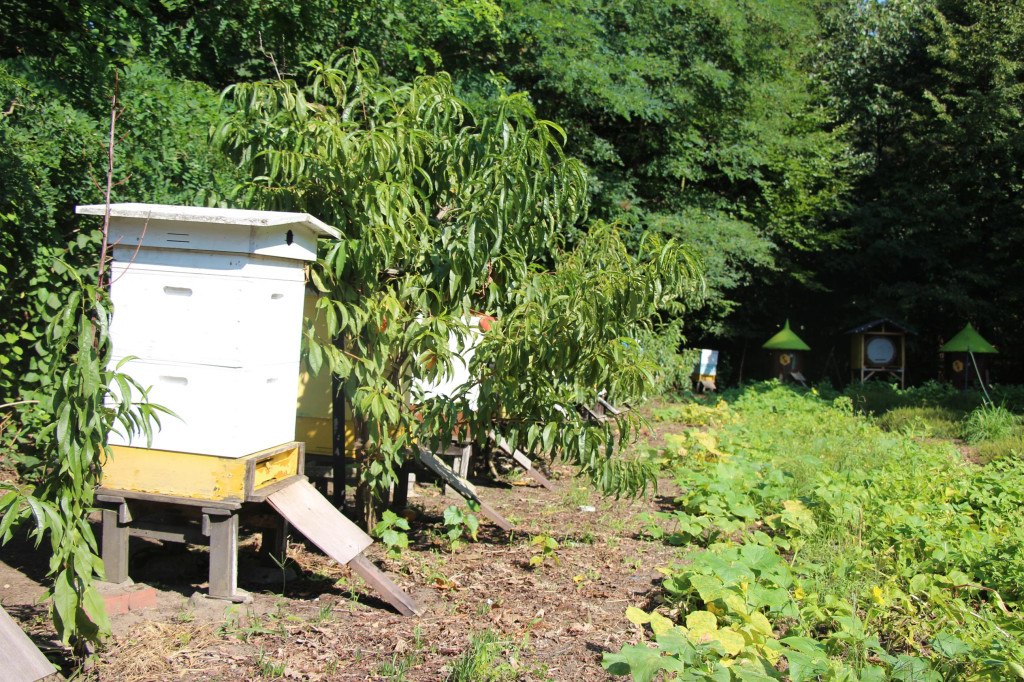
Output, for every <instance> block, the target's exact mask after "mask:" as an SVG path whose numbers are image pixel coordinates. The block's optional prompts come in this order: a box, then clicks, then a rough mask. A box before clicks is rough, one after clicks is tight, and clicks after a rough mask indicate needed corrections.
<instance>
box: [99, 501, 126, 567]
mask: <svg viewBox="0 0 1024 682" xmlns="http://www.w3.org/2000/svg"><path fill="white" fill-rule="evenodd" d="M118 507H120V505H118ZM102 516H103V540H102V545H101V548H100V556H101V557H102V558H103V572H104V574H105V575H106V579H107V582H111V583H123V582H124V581H126V580H128V539H129V529H128V525H127V524H121V523H120V520H119V519H118V516H119V514H118V508H116V507H111V506H104V507H103V509H102Z"/></svg>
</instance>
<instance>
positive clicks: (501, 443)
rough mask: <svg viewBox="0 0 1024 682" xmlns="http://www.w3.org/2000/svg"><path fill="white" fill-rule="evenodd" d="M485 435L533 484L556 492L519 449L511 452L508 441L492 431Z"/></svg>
mask: <svg viewBox="0 0 1024 682" xmlns="http://www.w3.org/2000/svg"><path fill="white" fill-rule="evenodd" d="M487 435H488V436H489V437H490V439H491V440H493V441H494V442H495V443H496V444H497V446H498V449H499V450H501V451H502V452H504V453H505V454H506V455H508V456H509V457H511V458H512V461H513V462H515V463H516V464H518V465H519V466H521V467H522V468H523V470H524V471H525V472H526V475H527V476H529V477H530V478H532V479H533V480H534V481H535V482H537V483H539V484H540V485H542V486H544V487H545V488H547V489H548V490H551V491H557V490H558V486H556V485H555V484H554V483H552V482H551V480H550V479H548V477H547V476H545V475H544V474H542V473H541V472H539V471H537V470H536V469H535V468H534V466H533V462H531V461H530V458H529V457H527V456H526V455H525V454H523V452H522V451H521V450H520V449H519V448H516V449H515V450H514V451H513V450H512V448H511V447H509V444H508V441H507V440H505V439H504V438H502V437H501V436H499V435H498V434H496V433H495V432H494V431H491V432H490V433H488V434H487Z"/></svg>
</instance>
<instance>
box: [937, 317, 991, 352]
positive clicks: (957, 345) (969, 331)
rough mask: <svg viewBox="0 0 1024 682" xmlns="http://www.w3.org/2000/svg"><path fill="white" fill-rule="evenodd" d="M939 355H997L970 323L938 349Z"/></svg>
mask: <svg viewBox="0 0 1024 682" xmlns="http://www.w3.org/2000/svg"><path fill="white" fill-rule="evenodd" d="M939 352H941V353H967V352H971V353H998V352H999V351H997V350H996V349H995V347H994V346H993V345H992V344H991V343H989V342H988V341H986V340H985V339H984V338H983V337H982V336H981V334H979V333H978V332H977V331H976V330H975V329H974V327H973V326H972V325H971V323H970V322H968V323H967V326H966V327H964V328H963V329H961V330H960V331H959V332H957V335H956V336H954V337H953V338H951V339H950V340H949V341H948V342H947V343H946V345H944V346H943V347H942V348H940V349H939Z"/></svg>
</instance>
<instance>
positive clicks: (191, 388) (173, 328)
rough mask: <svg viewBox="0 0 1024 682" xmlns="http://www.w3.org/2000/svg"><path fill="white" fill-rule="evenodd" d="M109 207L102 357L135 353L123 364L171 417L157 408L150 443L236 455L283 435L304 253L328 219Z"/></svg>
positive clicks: (289, 434) (287, 428) (96, 211)
mask: <svg viewBox="0 0 1024 682" xmlns="http://www.w3.org/2000/svg"><path fill="white" fill-rule="evenodd" d="M76 210H77V212H78V213H82V214H86V215H103V213H104V210H105V207H104V206H103V205H92V206H79V207H77V209H76ZM110 216H111V219H110V234H109V239H110V243H111V244H113V245H114V246H113V257H114V261H113V263H112V264H111V275H110V277H111V282H112V284H111V292H110V295H111V300H112V302H113V304H114V317H113V321H112V323H111V328H110V336H111V341H112V343H113V360H112V363H113V364H116V363H117V362H118V361H119V360H121V359H122V358H124V357H126V356H136V358H137V359H135V360H132V361H130V362H129V363H127V364H126V365H125V366H124V367H123V368H122V371H124V372H125V373H127V374H128V375H130V376H131V377H132V378H133V379H135V380H136V381H137V382H138V383H139V384H141V385H142V386H143V387H147V388H150V389H151V390H150V400H151V401H152V402H154V403H157V404H160V405H164V406H166V407H168V408H170V409H171V410H173V411H174V412H176V413H177V414H178V416H180V417H181V420H178V419H174V418H171V417H162V419H161V421H162V428H161V429H160V431H159V432H157V433H155V434H154V436H153V443H152V445H151V446H150V447H151V449H153V450H170V451H177V452H190V453H197V454H204V455H214V456H218V457H244V456H245V455H249V454H252V453H254V452H257V451H260V450H264V449H266V448H271V447H275V446H277V445H280V444H282V443H287V442H289V441H291V440H293V439H294V437H295V403H296V394H297V386H298V374H299V348H300V343H301V323H302V303H303V297H304V287H305V284H304V280H305V277H304V272H303V265H304V264H305V263H306V262H308V261H312V260H314V259H315V258H316V240H317V237H319V236H331V237H338V236H339V235H338V233H337V231H336V230H334V228H332V227H329V226H328V225H325V224H324V223H322V222H321V221H319V220H317V219H316V218H313V217H312V216H310V215H308V214H305V213H284V212H278V211H246V210H237V209H220V208H192V207H186V206H165V205H159V204H113V205H111V207H110ZM110 443H111V444H112V445H129V443H128V442H127V441H125V440H124V439H123V438H122V437H121V436H119V435H118V434H116V433H112V434H111V437H110ZM131 445H134V446H136V447H140V446H141V447H145V443H139V442H135V443H131Z"/></svg>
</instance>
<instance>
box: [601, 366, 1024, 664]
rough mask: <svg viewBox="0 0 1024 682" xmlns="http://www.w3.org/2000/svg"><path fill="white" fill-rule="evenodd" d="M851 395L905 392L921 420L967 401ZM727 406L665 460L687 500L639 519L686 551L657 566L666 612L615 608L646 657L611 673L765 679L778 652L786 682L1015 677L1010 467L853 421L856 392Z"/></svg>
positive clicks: (771, 388) (1019, 646)
mask: <svg viewBox="0 0 1024 682" xmlns="http://www.w3.org/2000/svg"><path fill="white" fill-rule="evenodd" d="M860 390H861V391H862V393H861V394H860V395H862V396H863V395H871V396H873V398H877V397H878V396H879V395H880V396H882V397H884V398H888V399H891V400H893V401H896V400H897V399H898V400H900V401H909V400H910V399H911V398H913V399H914V400H916V401H918V405H916V406H915V407H914V409H915V410H918V411H919V412H918V416H920V415H921V414H922V412H920V410H924V409H939V408H940V407H941V409H942V410H948V411H949V412H952V411H955V410H957V409H959V408H960V407H961V406H962V404H966V400H967V399H966V398H964V397H963V396H959V395H954V394H953V393H952V392H950V391H949V390H948V389H947V388H944V387H941V386H938V385H935V386H928V387H924V389H922V390H920V391H917V392H914V393H913V394H912V395H908V393H909V392H899V391H896V390H895V389H894V388H891V387H890V388H884V389H877V388H870V387H868V388H863V389H860ZM730 399H731V400H732V404H731V406H730V407H731V409H732V410H734V411H735V413H736V414H737V415H738V419H737V421H735V422H734V423H730V424H727V425H724V426H722V427H720V428H717V429H713V430H712V431H710V432H708V435H707V436H706V437H705V438H704V440H705V443H710V444H713V448H714V452H711V448H708V447H704V448H703V449H702V448H698V447H693V445H692V443H693V441H692V439H691V440H687V439H686V437H685V436H684V437H683V440H681V441H680V442H683V443H691V445H690V446H688V447H683V448H679V447H676V446H674V445H673V444H672V443H671V441H670V447H669V448H667V449H666V452H665V453H664V455H663V457H662V460H663V461H664V463H665V465H666V466H669V467H672V470H673V471H674V473H675V476H676V478H677V482H678V484H679V486H680V488H681V489H682V490H683V493H682V494H681V495H680V497H679V498H678V499H677V500H676V505H677V509H676V510H674V511H671V512H662V513H658V514H649V515H647V516H646V517H644V518H643V519H641V520H642V521H643V522H645V523H646V525H645V534H646V535H647V536H648V537H650V538H651V539H652V540H659V541H664V542H669V543H671V544H676V545H679V546H680V547H689V548H690V549H689V551H688V554H687V555H686V556H685V559H686V561H685V563H681V564H680V565H678V566H673V567H670V568H669V569H666V571H665V573H666V577H665V580H664V581H663V587H664V591H665V595H664V597H665V600H666V602H667V607H668V608H669V609H670V610H669V611H667V613H661V612H659V611H655V612H652V613H647V612H643V611H640V610H639V609H630V610H629V611H628V612H627V617H629V619H630V620H632V621H633V622H634V623H638V624H643V625H649V626H650V628H651V630H650V632H651V637H652V639H653V640H654V642H655V643H656V645H657V648H654V649H652V648H650V647H647V646H640V647H632V646H625V647H623V648H622V650H621V651H620V652H619V653H616V654H606V655H605V658H604V666H605V667H606V668H607V669H608V670H609V672H612V673H614V674H633V675H634V676H635V677H636V679H650V677H651V676H653V675H654V674H655V673H656V672H657V671H658V670H665V671H668V672H669V673H672V674H675V675H676V676H677V679H680V680H690V679H693V680H697V679H723V680H724V679H736V678H735V677H734V676H733V675H734V673H736V672H737V670H742V672H743V674H742V675H741V677H742V678H743V679H747V678H750V679H754V678H757V679H761V678H762V677H765V678H768V677H775V676H776V673H775V671H776V670H777V667H778V665H779V664H780V659H782V658H785V659H786V665H787V666H788V673H787V674H788V676H789V679H791V680H794V681H795V682H803V681H804V680H812V679H822V680H845V679H861V680H882V679H915V680H942V679H979V680H980V679H1013V678H1024V668H1021V667H1020V664H1019V663H1018V661H1020V660H1022V657H1024V637H1022V633H1024V628H1021V627H1020V625H1019V623H1020V617H1021V616H1020V603H1021V601H1022V600H1024V588H1022V587H1021V586H1022V585H1024V555H1022V554H1021V553H1020V552H1019V551H1017V548H1019V547H1021V546H1022V544H1024V510H1022V507H1021V504H1020V500H1021V499H1024V463H1022V462H1021V461H1020V458H1019V457H1003V458H1001V459H998V460H995V461H993V462H992V463H991V464H988V465H986V466H984V467H975V466H972V465H965V464H964V463H963V461H962V459H961V458H960V456H959V455H958V453H957V452H956V451H955V450H954V449H953V448H952V447H951V446H950V445H949V444H947V443H944V442H933V441H922V440H921V439H920V438H918V437H917V436H918V435H920V429H918V428H914V427H910V428H900V429H899V430H894V431H885V430H883V429H881V428H879V427H878V426H877V425H876V423H875V422H874V420H872V419H870V418H865V417H864V416H860V415H859V414H857V410H856V408H855V406H856V405H857V401H858V396H857V395H853V396H850V395H847V396H839V397H836V398H834V399H833V400H832V401H831V402H829V401H827V400H824V399H822V397H821V396H819V395H816V394H815V393H814V392H813V391H805V390H790V389H787V388H783V387H781V386H779V385H778V384H772V383H769V384H762V385H759V386H756V387H752V388H751V389H749V390H747V391H745V392H743V393H734V394H731V395H730ZM958 401H959V402H961V403H962V404H958ZM875 402H876V404H878V403H880V402H881V400H875ZM943 402H945V405H944V406H943V405H942V403H943ZM929 403H930V404H929ZM905 407H906V405H905ZM862 411H868V410H862ZM913 414H914V413H913V412H912V411H910V410H909V409H908V410H907V411H906V415H907V416H911V415H913ZM943 414H948V412H944V413H943ZM972 414H973V415H976V416H973V426H972V427H971V428H973V429H975V431H974V432H975V433H979V434H980V433H985V434H986V436H987V437H992V436H993V435H996V434H1000V433H1002V434H1007V433H1009V434H1010V436H1009V437H1011V438H1012V437H1013V434H1016V433H1019V432H1018V431H1017V430H1016V429H1017V418H1016V417H1015V416H1013V414H1012V413H1011V412H1009V410H1004V411H1002V412H1001V411H998V410H993V409H992V408H985V410H984V411H983V412H982V411H980V410H979V411H975V412H974V413H972ZM970 420H971V418H970V417H969V418H968V421H970ZM897 421H898V420H897V419H896V418H893V419H892V422H891V424H890V426H891V425H892V424H895V423H896V422H897ZM908 421H909V420H908ZM943 421H946V420H945V419H944V420H943ZM681 429H682V427H681ZM666 440H667V441H668V440H669V439H666ZM980 442H982V443H984V442H994V441H984V440H982V441H980ZM1018 452H1019V451H1018ZM709 453H711V454H712V455H713V456H711V457H709V456H708V454H709ZM693 543H699V544H703V545H704V546H706V549H704V550H701V551H699V552H697V553H694V552H693V550H692V544H693ZM670 616H671V617H670ZM737 666H742V667H741V668H737Z"/></svg>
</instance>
